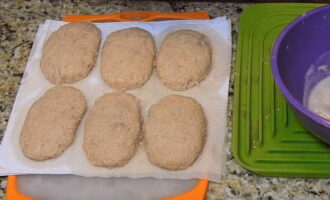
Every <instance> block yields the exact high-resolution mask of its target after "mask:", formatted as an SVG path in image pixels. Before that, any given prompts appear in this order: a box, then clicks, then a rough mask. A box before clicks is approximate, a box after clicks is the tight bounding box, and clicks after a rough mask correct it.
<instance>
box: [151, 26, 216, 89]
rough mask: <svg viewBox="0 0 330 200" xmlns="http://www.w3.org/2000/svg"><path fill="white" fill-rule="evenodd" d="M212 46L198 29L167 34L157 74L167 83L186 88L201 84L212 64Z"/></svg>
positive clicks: (159, 56)
mask: <svg viewBox="0 0 330 200" xmlns="http://www.w3.org/2000/svg"><path fill="white" fill-rule="evenodd" d="M211 60H212V47H211V44H210V42H209V40H208V38H207V37H206V36H205V35H203V34H201V33H199V32H196V31H192V30H181V31H176V32H173V33H170V34H169V35H168V36H166V37H165V39H164V41H163V43H162V46H161V48H160V52H159V54H158V57H157V63H156V65H157V74H158V76H159V78H160V79H161V81H162V82H163V83H164V85H165V86H166V87H168V88H169V89H172V90H177V91H183V90H187V89H189V88H192V87H194V86H196V85H197V84H199V83H200V82H201V81H203V80H204V79H205V77H206V76H207V75H208V73H209V71H210V68H211Z"/></svg>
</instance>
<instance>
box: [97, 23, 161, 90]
mask: <svg viewBox="0 0 330 200" xmlns="http://www.w3.org/2000/svg"><path fill="white" fill-rule="evenodd" d="M154 57H155V43H154V40H153V37H152V35H151V34H150V33H149V32H148V31H146V30H143V29H140V28H128V29H123V30H119V31H116V32H113V33H111V34H110V35H109V36H108V38H107V40H106V41H105V43H104V46H103V51H102V57H101V75H102V78H103V79H104V80H105V82H106V83H107V84H108V85H110V86H111V87H112V88H114V89H117V90H121V91H126V90H132V89H137V88H139V87H141V86H142V85H143V84H145V83H146V82H147V81H148V80H149V78H150V75H151V72H152V69H153V64H154Z"/></svg>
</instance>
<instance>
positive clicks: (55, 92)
mask: <svg viewBox="0 0 330 200" xmlns="http://www.w3.org/2000/svg"><path fill="white" fill-rule="evenodd" d="M86 108H87V104H86V100H85V97H84V95H83V94H82V93H81V92H80V91H79V90H78V89H76V88H74V87H70V86H55V87H53V88H51V89H49V90H48V91H47V92H46V93H45V94H44V95H43V96H42V97H40V99H38V100H37V101H36V102H35V103H34V104H33V105H32V106H31V108H30V110H29V111H28V114H27V116H26V119H25V122H24V125H23V128H22V131H21V137H20V146H21V149H22V151H23V153H24V155H25V156H27V157H29V158H31V159H33V160H46V159H50V158H55V157H57V156H59V155H60V154H62V152H63V151H64V150H65V149H67V148H68V147H69V146H70V145H71V143H72V142H73V140H74V138H75V134H76V130H77V128H78V126H79V123H80V120H81V119H82V117H83V116H84V114H85V111H86Z"/></svg>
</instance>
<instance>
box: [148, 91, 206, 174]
mask: <svg viewBox="0 0 330 200" xmlns="http://www.w3.org/2000/svg"><path fill="white" fill-rule="evenodd" d="M206 135H207V120H206V118H205V115H204V111H203V108H202V107H201V105H200V104H199V103H198V102H197V101H196V100H194V99H193V98H190V97H184V96H178V95H169V96H167V97H164V98H163V99H161V100H160V101H159V102H158V103H156V104H154V105H152V106H151V108H150V110H149V116H148V119H147V121H146V122H145V125H144V145H145V148H146V151H147V154H148V157H149V160H150V161H151V162H152V163H153V164H155V165H158V166H159V167H162V168H165V169H169V170H180V169H186V168H187V167H189V166H190V165H192V163H193V162H194V161H195V160H196V159H197V157H198V156H199V155H200V153H201V151H202V149H203V147H204V143H205V139H206Z"/></svg>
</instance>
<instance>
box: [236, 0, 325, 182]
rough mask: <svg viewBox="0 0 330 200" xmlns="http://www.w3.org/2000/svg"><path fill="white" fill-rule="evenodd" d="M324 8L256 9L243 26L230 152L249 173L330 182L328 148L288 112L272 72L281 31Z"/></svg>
mask: <svg viewBox="0 0 330 200" xmlns="http://www.w3.org/2000/svg"><path fill="white" fill-rule="evenodd" d="M319 6H322V5H321V4H293V3H288V4H258V5H254V6H251V7H250V8H248V9H246V10H245V11H244V12H243V13H242V15H241V17H240V22H239V34H238V44H237V60H236V72H235V92H234V113H233V135H232V150H233V154H234V156H235V158H236V160H237V161H238V162H239V163H240V164H241V165H242V166H243V167H245V168H246V169H248V170H250V171H252V172H255V173H257V174H261V175H264V176H278V177H317V178H327V177H330V145H326V144H325V143H322V142H321V141H319V140H318V139H316V138H315V137H314V136H312V135H311V134H310V133H309V132H308V131H307V130H306V129H305V128H304V126H303V125H302V124H300V122H299V121H298V119H297V118H296V117H295V115H294V114H293V112H292V111H291V110H290V108H288V105H287V103H286V100H285V99H284V97H283V96H282V95H281V92H280V91H279V89H278V88H277V87H276V85H275V82H274V79H273V76H272V72H271V63H270V60H271V50H272V46H273V44H274V42H275V40H276V38H277V36H278V34H279V33H280V32H281V30H282V29H283V28H284V27H285V26H286V25H287V24H289V23H290V22H291V21H292V20H294V19H295V18H296V17H298V16H300V15H302V14H303V13H305V12H307V11H309V10H311V9H313V8H316V7H319Z"/></svg>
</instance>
